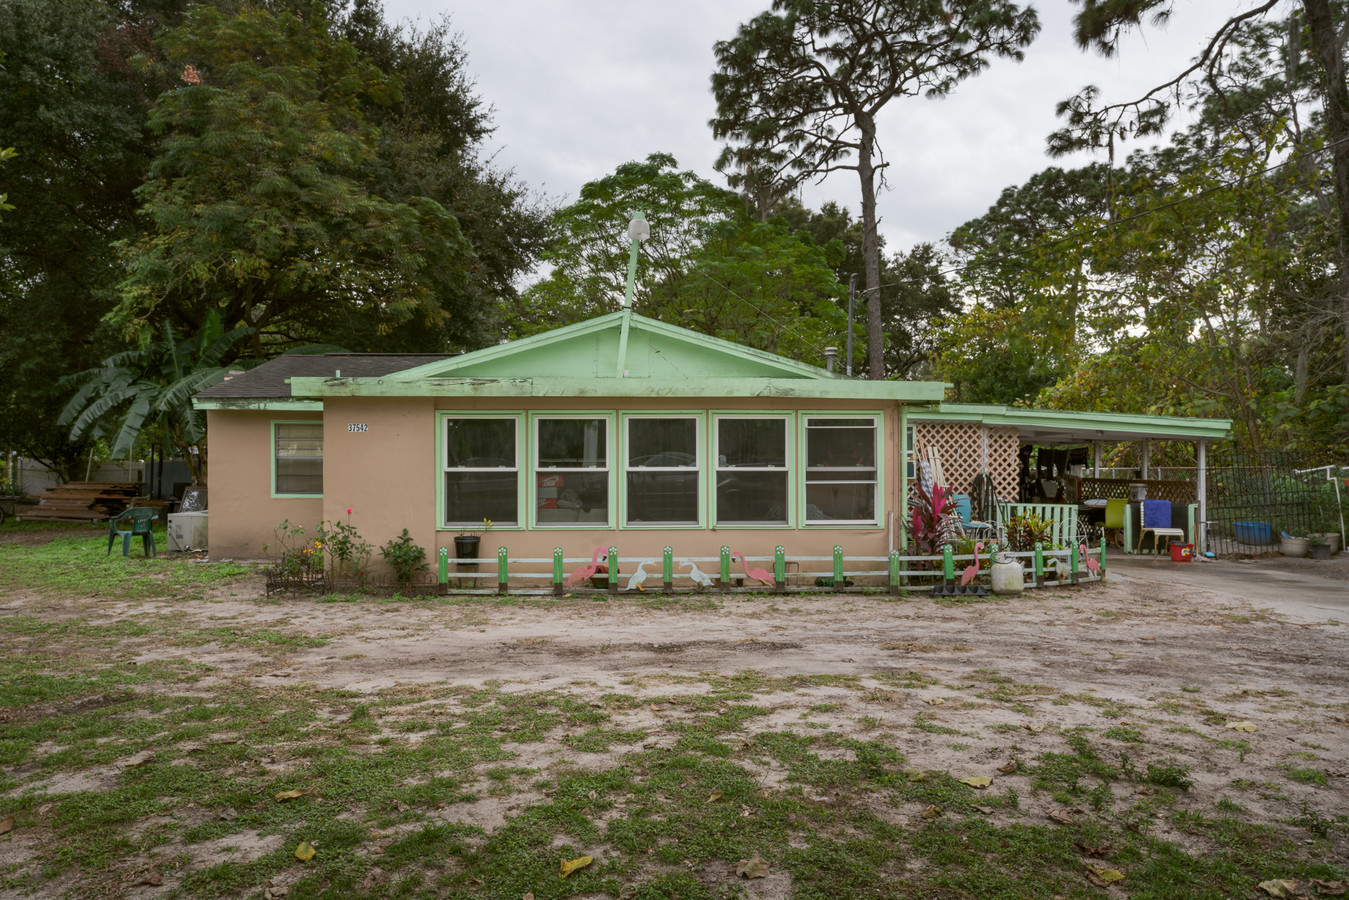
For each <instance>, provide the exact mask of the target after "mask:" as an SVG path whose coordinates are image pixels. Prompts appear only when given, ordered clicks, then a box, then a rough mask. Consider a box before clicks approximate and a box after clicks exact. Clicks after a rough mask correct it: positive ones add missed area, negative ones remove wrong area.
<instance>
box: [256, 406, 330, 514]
mask: <svg viewBox="0 0 1349 900" xmlns="http://www.w3.org/2000/svg"><path fill="white" fill-rule="evenodd" d="M278 425H317V426H319V428H320V429H321V430H322V431H323V432H324V436H323V442H324V444H327V443H328V438H327V429H326V428H324V423H323V420H322V419H272V420H271V422H270V423H269V424H268V427H267V435H268V441H267V456H268V458H269V462H268V464H267V469H268V471H269V472H271V476H272V483H271V486H270V489H271V495H272V499H273V500H322V499H323V491H319V492H318V493H317V494H278V493H277V492H276V426H278ZM323 486H324V487H325V488H326V487H327V486H328V485H327V478H326V477H325V478H324V485H323Z"/></svg>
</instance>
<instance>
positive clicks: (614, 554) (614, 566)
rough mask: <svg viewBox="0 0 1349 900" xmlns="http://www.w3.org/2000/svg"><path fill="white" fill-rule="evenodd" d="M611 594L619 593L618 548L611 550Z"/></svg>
mask: <svg viewBox="0 0 1349 900" xmlns="http://www.w3.org/2000/svg"><path fill="white" fill-rule="evenodd" d="M609 593H611V594H617V593H618V548H617V547H610V548H609Z"/></svg>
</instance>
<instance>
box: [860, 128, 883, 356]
mask: <svg viewBox="0 0 1349 900" xmlns="http://www.w3.org/2000/svg"><path fill="white" fill-rule="evenodd" d="M857 130H858V132H859V134H860V141H859V144H860V146H859V147H858V151H857V177H858V178H859V179H860V180H861V182H862V262H863V265H864V266H865V271H866V289H865V291H864V292H863V294H862V296H864V297H866V308H867V377H868V378H870V379H871V380H872V381H880V380H881V379H883V378H885V333H884V330H883V326H882V320H881V247H880V239H879V238H878V237H877V235H876V169H875V167H874V166H873V165H872V161H871V149H872V147H874V146H875V145H876V144H875V142H876V122H875V120H874V119H872V118H871V116H869V115H866V114H864V113H858V114H857Z"/></svg>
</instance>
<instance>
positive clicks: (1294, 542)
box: [1279, 533, 1311, 559]
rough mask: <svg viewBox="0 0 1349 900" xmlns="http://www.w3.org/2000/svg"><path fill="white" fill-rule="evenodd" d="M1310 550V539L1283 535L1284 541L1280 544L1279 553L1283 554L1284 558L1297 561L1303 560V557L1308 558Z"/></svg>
mask: <svg viewBox="0 0 1349 900" xmlns="http://www.w3.org/2000/svg"><path fill="white" fill-rule="evenodd" d="M1310 548H1311V539H1310V538H1305V537H1294V536H1293V535H1291V534H1287V533H1285V534H1283V535H1282V540H1281V541H1280V542H1279V552H1280V553H1282V554H1283V555H1284V556H1291V557H1294V558H1296V559H1301V558H1302V557H1304V556H1306V555H1307V551H1308V550H1309V549H1310Z"/></svg>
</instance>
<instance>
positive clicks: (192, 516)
mask: <svg viewBox="0 0 1349 900" xmlns="http://www.w3.org/2000/svg"><path fill="white" fill-rule="evenodd" d="M207 515H208V514H207V513H204V512H181V513H170V514H169V548H168V552H170V553H191V552H192V551H193V550H205V549H206V545H207V541H206V538H207V530H206V516H207Z"/></svg>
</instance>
